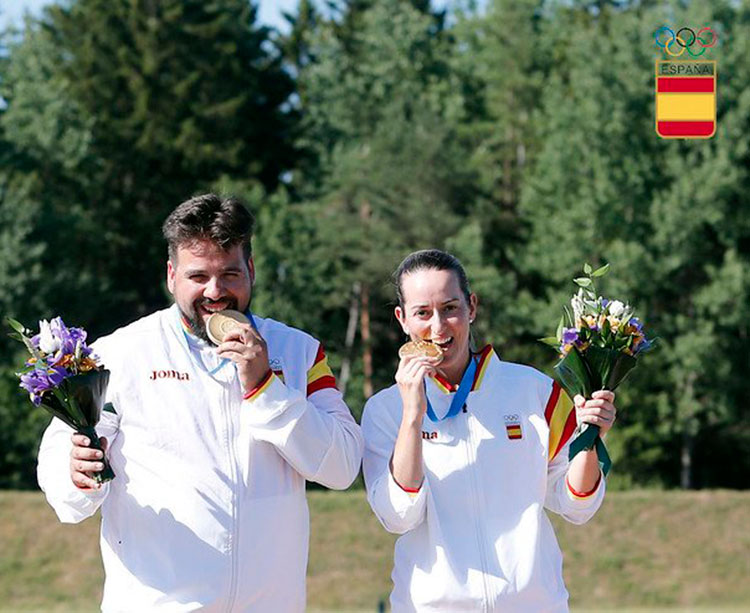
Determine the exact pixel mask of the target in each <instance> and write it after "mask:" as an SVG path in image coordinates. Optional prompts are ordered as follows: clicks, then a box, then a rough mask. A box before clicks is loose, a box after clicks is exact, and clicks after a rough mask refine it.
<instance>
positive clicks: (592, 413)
mask: <svg viewBox="0 0 750 613" xmlns="http://www.w3.org/2000/svg"><path fill="white" fill-rule="evenodd" d="M614 401H615V393H614V392H610V391H609V390H599V391H597V392H594V393H593V394H591V399H590V400H586V399H585V398H584V397H583V396H581V395H580V394H579V395H577V396H576V397H575V398H574V399H573V402H574V403H575V406H576V419H577V420H578V423H579V424H581V423H584V424H592V425H594V426H599V435H600V436H603V435H605V434H606V433H607V432H608V431H609V429H610V428H611V427H612V425H613V424H614V423H615V419H616V418H617V408H616V407H615V405H614Z"/></svg>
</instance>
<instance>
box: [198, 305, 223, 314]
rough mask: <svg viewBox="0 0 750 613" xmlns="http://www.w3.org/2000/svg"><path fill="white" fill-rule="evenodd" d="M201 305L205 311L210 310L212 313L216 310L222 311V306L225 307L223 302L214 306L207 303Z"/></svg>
mask: <svg viewBox="0 0 750 613" xmlns="http://www.w3.org/2000/svg"><path fill="white" fill-rule="evenodd" d="M202 306H203V308H204V309H205V310H206V311H211V312H212V313H216V312H218V311H223V310H224V308H225V305H223V304H221V305H214V306H210V305H208V304H204V305H202Z"/></svg>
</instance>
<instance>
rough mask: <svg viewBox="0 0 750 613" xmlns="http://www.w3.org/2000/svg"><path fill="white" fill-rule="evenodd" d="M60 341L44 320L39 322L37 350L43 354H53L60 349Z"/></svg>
mask: <svg viewBox="0 0 750 613" xmlns="http://www.w3.org/2000/svg"><path fill="white" fill-rule="evenodd" d="M60 345H61V343H60V339H59V338H57V337H56V336H55V335H54V334H53V333H52V328H51V327H50V325H49V322H48V321H47V320H46V319H43V320H42V321H40V322H39V350H40V351H42V352H43V353H55V352H56V351H57V350H58V349H60Z"/></svg>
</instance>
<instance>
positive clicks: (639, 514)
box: [0, 491, 750, 613]
mask: <svg viewBox="0 0 750 613" xmlns="http://www.w3.org/2000/svg"><path fill="white" fill-rule="evenodd" d="M309 499H310V513H311V517H312V535H311V545H310V563H309V569H308V604H309V611H311V612H313V611H319V612H320V611H352V612H355V611H357V612H359V611H375V610H376V607H377V603H378V601H379V600H380V599H384V600H386V601H387V598H388V593H389V592H390V571H391V559H392V552H393V542H394V540H395V539H394V537H393V536H392V535H389V534H387V533H386V532H385V531H384V530H383V529H382V527H381V526H380V524H379V523H378V522H377V520H376V519H375V517H374V516H373V514H372V512H371V511H370V509H369V507H368V506H367V502H366V501H365V498H364V493H363V492H361V491H355V492H345V493H339V492H322V491H313V492H310V493H309ZM553 523H554V524H555V529H556V531H557V534H558V538H559V540H560V545H561V547H562V549H563V553H564V555H565V579H566V583H567V585H568V590H569V591H570V593H571V608H572V609H573V611H574V612H575V613H587V612H591V613H593V612H594V611H603V610H618V611H632V612H633V613H636V612H637V613H647V612H656V611H665V610H669V611H701V612H702V613H708V612H709V611H732V610H734V611H743V610H744V611H747V610H750V530H748V528H749V527H750V492H730V491H713V492H660V491H633V492H611V493H609V494H608V495H607V499H606V501H605V503H604V505H603V507H602V509H601V510H600V511H599V513H598V514H597V516H596V517H595V518H594V519H593V520H592V521H591V522H589V524H587V525H585V526H573V525H571V524H566V523H565V522H564V521H559V520H558V518H556V517H553ZM98 525H99V522H98V519H92V520H89V521H86V522H84V523H82V524H80V525H75V526H67V525H61V524H59V523H58V522H57V520H56V518H55V516H54V514H53V513H52V511H51V509H50V508H49V507H48V506H47V505H46V503H45V501H44V499H43V497H42V495H41V494H38V493H34V492H10V491H4V492H0V611H96V610H98V603H99V599H100V597H101V585H102V567H101V561H100V557H99V549H98V537H97V532H98Z"/></svg>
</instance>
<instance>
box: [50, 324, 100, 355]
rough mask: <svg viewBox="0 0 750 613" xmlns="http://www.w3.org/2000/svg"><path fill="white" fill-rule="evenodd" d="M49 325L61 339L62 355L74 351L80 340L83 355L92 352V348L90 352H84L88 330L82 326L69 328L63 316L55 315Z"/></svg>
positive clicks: (53, 332)
mask: <svg viewBox="0 0 750 613" xmlns="http://www.w3.org/2000/svg"><path fill="white" fill-rule="evenodd" d="M49 325H50V329H51V330H52V334H54V335H55V337H57V338H59V339H60V355H66V354H68V353H73V352H74V351H75V350H76V343H78V341H80V342H81V350H82V351H81V353H82V355H88V353H91V351H90V350H89V352H88V353H85V352H83V348H84V347H85V341H86V332H85V331H84V330H82V329H81V328H68V327H67V326H66V325H65V323H64V322H63V320H62V318H61V317H55V318H54V319H53V320H52V321H50V322H49ZM87 349H88V348H87Z"/></svg>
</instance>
